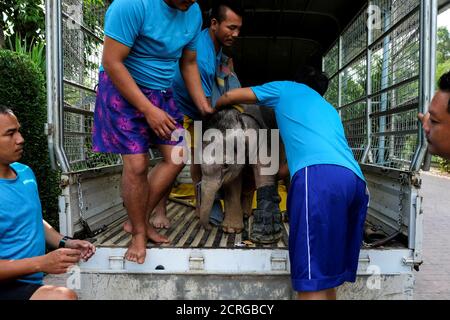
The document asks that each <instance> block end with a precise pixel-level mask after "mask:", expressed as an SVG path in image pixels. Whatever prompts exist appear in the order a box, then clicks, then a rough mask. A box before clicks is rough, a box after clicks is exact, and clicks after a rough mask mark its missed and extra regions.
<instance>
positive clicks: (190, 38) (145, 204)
mask: <svg viewBox="0 0 450 320" xmlns="http://www.w3.org/2000/svg"><path fill="white" fill-rule="evenodd" d="M195 2H196V1H194V0H114V1H113V2H112V4H111V6H110V7H109V8H108V11H107V13H106V16H105V29H104V30H105V41H104V46H103V59H102V67H101V68H100V75H99V84H98V90H97V100H96V104H95V114H94V126H93V132H92V139H93V150H94V151H96V152H105V153H115V154H120V155H122V159H123V173H122V188H121V189H122V190H121V192H122V197H123V201H124V205H125V207H126V210H127V214H128V218H129V220H128V221H127V222H126V223H125V225H124V229H125V231H127V232H130V233H131V234H132V239H131V243H130V245H129V247H128V250H127V252H126V253H125V259H127V260H128V261H132V262H137V263H140V264H142V263H144V261H145V256H146V247H147V241H148V240H151V241H153V242H156V243H167V242H169V239H168V238H167V237H166V236H163V235H161V234H159V233H158V232H157V231H156V230H155V229H154V227H153V226H152V225H151V224H150V223H149V218H150V214H151V213H152V212H153V209H154V208H155V206H156V205H157V203H158V202H159V201H160V200H161V198H162V197H163V195H164V194H166V193H167V192H168V190H169V188H170V187H171V185H172V183H173V182H174V180H175V178H176V177H177V175H178V174H179V172H180V171H181V170H182V168H183V167H184V165H183V164H180V163H177V161H176V160H174V159H173V158H172V154H177V155H182V152H183V146H182V145H180V143H182V142H183V141H182V139H181V141H180V140H178V141H172V139H171V135H172V133H173V131H175V129H179V130H180V131H181V130H183V115H182V113H181V112H180V111H179V110H178V108H177V106H176V103H175V101H174V99H173V91H172V89H171V87H172V81H173V77H174V75H175V71H176V69H177V66H178V62H180V63H179V66H180V69H181V72H182V74H183V77H184V79H185V80H186V83H187V87H188V91H189V92H190V94H191V96H192V99H193V101H194V103H195V105H196V106H197V107H198V109H199V110H200V112H201V113H202V114H203V115H207V114H209V113H212V112H213V110H212V108H211V106H210V104H209V103H208V100H207V99H206V97H205V94H204V92H203V89H202V85H201V79H200V75H199V72H198V66H197V60H196V50H197V49H196V43H197V39H198V36H199V34H200V31H201V25H202V14H201V11H200V7H199V6H198V4H197V3H195ZM178 132H179V131H177V132H176V133H178ZM151 145H153V146H156V147H157V148H158V149H159V151H160V152H161V154H162V156H163V161H161V162H159V163H158V164H157V165H156V166H155V167H154V168H153V169H152V170H151V172H150V173H149V170H148V167H149V155H148V151H149V148H150V146H151Z"/></svg>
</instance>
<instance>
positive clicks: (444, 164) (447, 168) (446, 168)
mask: <svg viewBox="0 0 450 320" xmlns="http://www.w3.org/2000/svg"><path fill="white" fill-rule="evenodd" d="M438 164H439V170H441V171H442V172H449V173H450V160H447V159H442V158H439V157H438Z"/></svg>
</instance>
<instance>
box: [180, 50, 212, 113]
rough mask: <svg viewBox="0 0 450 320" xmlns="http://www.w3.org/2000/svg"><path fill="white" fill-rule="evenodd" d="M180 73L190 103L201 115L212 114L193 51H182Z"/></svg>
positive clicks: (195, 54)
mask: <svg viewBox="0 0 450 320" xmlns="http://www.w3.org/2000/svg"><path fill="white" fill-rule="evenodd" d="M180 71H181V74H182V76H183V80H184V83H185V84H186V88H187V90H188V92H189V94H190V96H191V98H192V101H194V103H195V105H196V106H197V108H198V110H199V111H200V113H201V115H202V116H207V115H208V114H211V113H214V110H213V109H212V108H211V104H210V102H209V101H208V99H207V98H206V96H205V91H204V90H203V87H202V82H201V78H200V72H199V71H198V65H197V53H196V52H195V51H192V50H189V49H184V50H183V56H182V57H181V59H180Z"/></svg>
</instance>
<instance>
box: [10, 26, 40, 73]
mask: <svg viewBox="0 0 450 320" xmlns="http://www.w3.org/2000/svg"><path fill="white" fill-rule="evenodd" d="M8 45H9V47H8V49H10V50H12V51H15V52H17V53H20V54H23V55H26V56H29V57H30V59H31V61H33V63H34V64H35V65H37V66H38V67H39V69H40V70H41V72H42V74H45V43H44V42H43V41H36V40H35V39H31V41H29V40H28V39H26V38H25V39H22V37H21V36H20V35H19V34H16V36H15V41H14V42H13V41H12V40H11V38H9V39H8Z"/></svg>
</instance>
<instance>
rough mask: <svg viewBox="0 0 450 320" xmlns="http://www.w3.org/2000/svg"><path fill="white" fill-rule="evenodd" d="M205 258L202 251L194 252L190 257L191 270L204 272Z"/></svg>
mask: <svg viewBox="0 0 450 320" xmlns="http://www.w3.org/2000/svg"><path fill="white" fill-rule="evenodd" d="M204 269H205V257H204V256H203V254H202V253H201V252H200V251H192V253H191V255H190V256H189V270H197V271H198V270H204Z"/></svg>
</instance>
